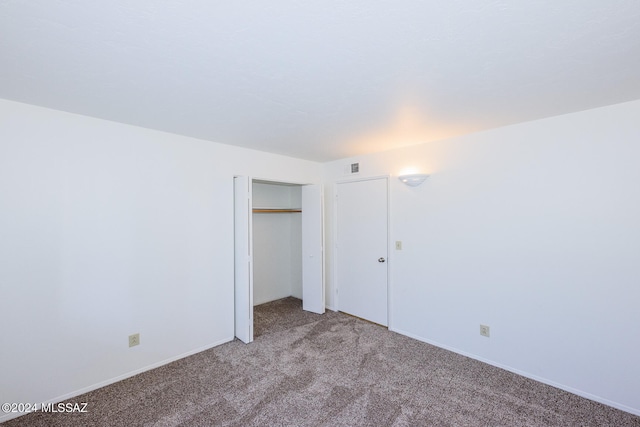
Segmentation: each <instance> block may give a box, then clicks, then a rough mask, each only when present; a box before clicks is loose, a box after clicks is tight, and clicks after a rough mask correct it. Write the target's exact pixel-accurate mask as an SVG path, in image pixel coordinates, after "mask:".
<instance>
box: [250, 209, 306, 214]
mask: <svg viewBox="0 0 640 427" xmlns="http://www.w3.org/2000/svg"><path fill="white" fill-rule="evenodd" d="M296 212H302V209H300V208H293V209H290V208H253V213H296Z"/></svg>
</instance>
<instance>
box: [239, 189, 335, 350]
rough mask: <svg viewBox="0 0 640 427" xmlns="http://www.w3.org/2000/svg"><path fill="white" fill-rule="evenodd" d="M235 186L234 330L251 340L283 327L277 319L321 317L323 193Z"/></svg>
mask: <svg viewBox="0 0 640 427" xmlns="http://www.w3.org/2000/svg"><path fill="white" fill-rule="evenodd" d="M234 182H235V184H234V187H235V198H236V200H235V207H236V211H235V243H236V256H235V271H236V276H235V287H236V290H235V297H236V298H235V299H236V301H235V310H236V314H235V317H236V324H235V328H236V336H237V337H238V338H240V339H241V340H242V341H244V342H251V341H252V340H253V338H254V336H259V335H262V334H263V333H265V332H268V331H274V330H283V329H286V328H287V325H278V324H277V322H278V319H292V318H294V319H295V318H303V317H305V316H308V314H305V313H308V312H313V313H318V314H321V313H324V277H323V276H324V273H323V268H324V267H323V248H322V246H323V239H322V192H321V187H320V185H312V184H309V185H305V184H294V183H284V182H275V181H267V180H259V179H251V178H249V177H236V178H235V179H234ZM247 255H248V256H247ZM254 307H259V309H257V310H254ZM285 311H286V312H287V313H288V314H287V315H286V316H280V315H279V314H282V313H284V312H285ZM254 312H255V313H258V315H255V314H254ZM280 312H282V313H280ZM283 321H284V320H283Z"/></svg>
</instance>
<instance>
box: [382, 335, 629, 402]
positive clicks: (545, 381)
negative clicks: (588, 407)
mask: <svg viewBox="0 0 640 427" xmlns="http://www.w3.org/2000/svg"><path fill="white" fill-rule="evenodd" d="M389 330H390V331H392V332H396V333H398V334H400V335H404V336H407V337H409V338H413V339H415V340H418V341H421V342H425V343H427V344H431V345H434V346H436V347H440V348H443V349H445V350H449V351H452V352H454V353H458V354H461V355H463V356H466V357H469V358H471V359H475V360H478V361H480V362H483V363H486V364H489V365H492V366H495V367H497V368H500V369H504V370H505V371H509V372H513V373H514V374H518V375H521V376H523V377H526V378H529V379H532V380H534V381H538V382H540V383H543V384H547V385H550V386H552V387H555V388H559V389H561V390H564V391H568V392H569V393H573V394H575V395H578V396H580V397H584V398H585V399H589V400H593V401H595V402H598V403H602V404H603V405H607V406H611V407H612V408H616V409H620V410H621V411H625V412H628V413H630V414H633V415H640V409H639V408H632V407H630V406H626V405H622V404H620V403H617V402H613V401H611V400H608V399H605V398H603V397H600V396H596V395H593V394H591V393H587V392H585V391H582V390H578V389H575V388H573V387H569V386H567V385H564V384H560V383H557V382H555V381H551V380H549V379H547V378H542V377H539V376H537V375H534V374H530V373H528V372H524V371H521V370H519V369H515V368H512V367H511V366H507V365H503V364H501V363H497V362H494V361H492V360H489V359H485V358H483V357H480V356H477V355H475V354H471V353H467V352H466V351H462V350H459V349H457V348H453V347H449V346H448V345H444V344H441V343H439V342H436V341H432V340H429V339H426V338H423V337H420V336H418V335H415V334H412V333H410V332H406V331H403V330H401V329H397V328H391V327H390V328H389Z"/></svg>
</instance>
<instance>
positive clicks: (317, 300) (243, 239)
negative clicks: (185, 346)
mask: <svg viewBox="0 0 640 427" xmlns="http://www.w3.org/2000/svg"><path fill="white" fill-rule="evenodd" d="M251 184H252V180H251V178H250V177H246V176H238V177H235V178H234V197H235V200H234V208H235V209H234V240H235V263H234V264H235V265H234V268H235V294H234V295H235V336H236V337H238V339H240V340H241V341H242V342H245V343H250V342H252V341H253V236H252V228H253V226H252V217H253V215H252V211H253V203H252V194H251V192H252V185H251ZM301 187H302V188H301V191H302V304H303V309H304V310H307V311H312V312H314V313H320V314H321V313H324V311H325V290H324V250H323V243H324V242H323V231H322V230H323V229H322V227H323V215H322V187H321V186H320V185H303V186H301Z"/></svg>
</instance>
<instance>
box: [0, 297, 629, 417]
mask: <svg viewBox="0 0 640 427" xmlns="http://www.w3.org/2000/svg"><path fill="white" fill-rule="evenodd" d="M254 317H255V319H256V323H257V324H256V326H255V332H256V339H255V341H254V342H253V343H252V344H249V345H245V344H243V343H241V342H239V341H237V340H236V341H233V342H230V343H227V344H224V345H221V346H218V347H216V348H213V349H210V350H207V351H204V352H202V353H198V354H196V355H193V356H190V357H188V358H185V359H182V360H179V361H176V362H174V363H171V364H169V365H166V366H163V367H160V368H157V369H154V370H152V371H148V372H145V373H143V374H140V375H136V376H135V377H132V378H129V379H127V380H124V381H121V382H118V383H116V384H112V385H110V386H107V387H104V388H101V389H99V390H95V391H93V392H90V393H87V394H85V395H83V396H79V397H76V398H73V399H70V402H88V407H87V409H88V411H89V413H86V414H44V413H32V414H29V415H26V416H23V417H20V418H18V419H15V420H11V421H8V422H7V423H5V425H6V426H7V427H13V426H510V427H512V426H640V417H636V416H634V415H631V414H628V413H625V412H622V411H619V410H616V409H613V408H610V407H607V406H605V405H602V404H599V403H596V402H593V401H590V400H587V399H584V398H581V397H578V396H576V395H573V394H570V393H567V392H564V391H562V390H558V389H556V388H553V387H550V386H547V385H544V384H540V383H537V382H535V381H532V380H529V379H527V378H524V377H521V376H518V375H515V374H512V373H510V372H507V371H504V370H502V369H498V368H495V367H492V366H490V365H487V364H484V363H481V362H478V361H475V360H472V359H469V358H467V357H464V356H460V355H458V354H455V353H452V352H449V351H446V350H443V349H440V348H437V347H434V346H431V345H428V344H425V343H421V342H418V341H416V340H413V339H411V338H407V337H405V336H402V335H398V334H395V333H392V332H389V331H388V330H387V329H385V328H383V327H380V326H377V325H373V324H371V323H369V322H366V321H362V320H360V319H357V318H354V317H351V316H348V315H345V314H342V313H334V312H327V313H326V314H324V315H315V314H311V313H305V312H302V310H301V306H300V301H299V300H295V299H293V298H288V299H285V300H281V301H276V302H273V303H269V304H265V305H263V306H258V307H256V309H255V316H254Z"/></svg>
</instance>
